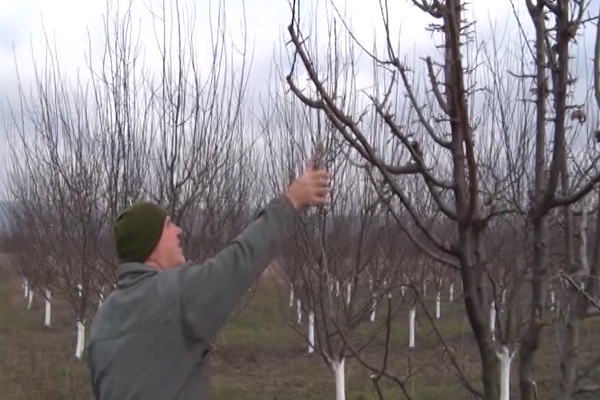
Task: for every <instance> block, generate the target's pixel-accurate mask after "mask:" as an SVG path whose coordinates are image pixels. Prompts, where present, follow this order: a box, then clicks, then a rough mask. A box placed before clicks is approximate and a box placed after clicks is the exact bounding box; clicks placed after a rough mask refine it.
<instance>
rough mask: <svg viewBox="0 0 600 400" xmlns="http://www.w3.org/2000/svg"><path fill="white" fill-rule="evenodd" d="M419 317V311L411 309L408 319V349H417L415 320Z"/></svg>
mask: <svg viewBox="0 0 600 400" xmlns="http://www.w3.org/2000/svg"><path fill="white" fill-rule="evenodd" d="M416 317H417V310H416V309H415V308H414V307H413V308H411V309H410V314H409V317H408V347H409V348H411V349H412V348H414V347H415V319H416Z"/></svg>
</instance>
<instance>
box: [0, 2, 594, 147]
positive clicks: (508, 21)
mask: <svg viewBox="0 0 600 400" xmlns="http://www.w3.org/2000/svg"><path fill="white" fill-rule="evenodd" d="M331 1H333V3H335V5H336V7H337V8H338V9H339V10H340V12H342V13H343V14H345V15H346V20H347V21H348V23H350V24H352V28H353V32H354V34H355V36H356V37H357V39H358V40H359V41H360V42H361V43H363V44H365V45H366V46H367V47H370V46H371V43H372V41H373V35H374V34H377V35H378V36H380V35H381V33H382V28H383V26H382V24H381V16H380V10H379V7H378V2H377V1H375V0H301V4H302V7H303V11H302V13H303V14H302V15H303V16H304V18H303V25H304V28H305V29H306V30H308V29H309V26H310V25H314V24H315V15H316V14H319V18H318V22H317V25H318V26H324V24H325V22H326V20H327V12H330V13H331V12H332V11H331V10H332V8H331V6H330V4H331ZM598 1H599V0H593V4H592V6H591V7H592V8H591V10H592V11H593V12H596V10H597V8H598ZM514 2H515V3H517V6H516V7H517V13H518V14H519V15H521V17H522V19H523V21H524V28H525V29H526V30H529V29H530V28H531V21H530V19H529V17H528V15H527V13H526V9H525V6H524V4H525V1H524V0H514ZM116 3H117V1H116V0H114V1H113V5H114V4H116ZM120 3H121V5H120V8H121V9H125V8H126V6H127V4H128V3H129V2H128V1H123V0H121V2H120ZM223 3H226V4H222V5H221V6H224V7H225V10H226V19H227V32H228V34H229V35H230V38H231V39H232V40H233V41H234V42H237V43H239V42H240V41H241V38H242V35H241V32H242V31H241V28H240V26H242V22H243V21H244V16H245V22H246V25H247V34H248V41H249V46H250V50H251V51H252V53H253V64H252V71H251V80H250V86H251V89H254V90H261V88H264V87H266V85H267V84H268V79H269V69H270V68H271V66H272V64H273V54H274V52H277V49H281V48H282V47H284V46H285V44H284V42H285V41H286V40H288V39H289V38H288V36H287V31H286V27H287V25H288V24H289V21H290V16H291V13H290V6H289V4H288V0H245V1H244V0H227V1H226V2H223ZM389 3H390V16H391V19H392V31H393V32H394V33H395V34H397V35H399V36H400V38H401V40H400V43H401V45H402V54H401V56H407V55H408V56H410V55H413V54H417V56H419V57H422V56H426V55H428V54H431V53H432V52H435V49H434V43H433V41H432V39H431V34H430V33H429V32H427V31H426V29H425V28H426V25H427V24H428V23H429V22H431V19H430V18H428V17H427V16H426V15H425V14H424V13H423V12H421V11H420V10H418V9H417V8H416V7H415V6H414V5H412V4H411V2H410V1H409V0H390V1H389ZM472 3H476V4H475V5H470V6H469V10H468V15H469V16H471V17H472V18H474V19H475V20H477V21H478V32H480V33H481V35H482V36H483V37H485V36H486V35H487V36H489V35H490V32H491V31H492V30H493V25H494V24H497V25H498V28H497V29H498V30H499V31H505V32H510V33H514V32H516V31H517V29H518V27H517V24H516V23H515V18H514V15H513V11H512V7H511V1H510V0H495V1H485V0H473V1H472ZM179 4H180V7H181V8H185V9H187V10H188V11H187V12H186V14H187V15H191V14H194V15H195V16H196V24H195V25H196V28H195V32H196V35H195V39H196V43H197V53H198V58H199V59H200V60H199V61H200V65H201V66H202V64H203V63H204V65H205V66H206V65H208V63H209V62H210V57H209V51H210V47H209V45H210V43H209V40H208V38H209V37H210V26H209V21H210V18H209V16H210V15H211V14H212V15H213V17H214V15H215V14H216V11H215V9H216V8H217V7H218V6H219V2H218V1H217V0H195V1H194V0H179ZM160 6H161V0H132V16H133V21H134V24H135V26H136V28H139V32H140V41H141V44H142V45H143V46H144V47H147V48H148V49H149V52H148V53H147V54H146V62H147V63H148V64H149V65H155V64H157V63H158V62H159V61H158V60H157V58H156V56H157V53H156V52H155V51H154V52H152V49H156V40H155V37H154V35H153V25H152V24H153V21H155V19H153V18H152V14H151V11H152V10H154V11H158V9H157V7H160ZM194 7H195V11H194V12H192V11H190V10H192V9H193V8H194ZM209 9H212V13H209ZM316 10H318V13H316V12H315V11H316ZM106 12H107V3H106V2H105V1H104V0H94V1H81V0H0V99H1V101H2V104H3V105H4V107H3V108H2V111H1V112H0V131H1V132H4V129H3V127H4V123H5V122H6V119H7V110H6V103H7V102H15V101H16V100H17V78H16V72H17V71H18V73H19V75H20V78H21V81H22V82H23V83H24V84H25V85H27V84H28V83H30V82H31V81H32V77H33V59H36V60H37V61H38V62H39V63H40V64H43V59H44V54H45V48H46V39H45V34H44V32H45V33H46V35H47V37H48V38H50V40H51V41H52V42H53V43H55V45H56V51H57V58H58V60H59V62H60V66H61V68H62V69H63V71H69V72H75V71H77V69H85V65H86V55H87V54H88V52H89V49H90V44H91V48H92V58H94V59H95V60H97V59H98V58H99V57H100V55H101V52H102V46H103V43H104V33H103V32H104V29H103V18H104V17H105V16H106ZM213 21H214V18H213ZM593 35H594V32H593V30H592V29H588V31H587V32H585V38H586V39H585V40H584V42H586V43H587V44H585V46H584V47H586V48H588V49H590V50H591V47H590V46H592V45H593V40H592V39H593ZM324 39H326V38H324ZM380 42H381V41H380ZM591 54H592V53H589V56H591ZM580 56H581V55H580ZM15 58H16V61H17V63H15ZM582 60H583V59H582ZM576 62H581V63H582V65H585V64H586V63H585V62H583V61H576ZM587 64H588V65H591V64H590V62H588V63H587ZM2 137H3V134H0V145H1V140H2ZM2 147H3V146H2ZM0 151H1V149H0ZM1 156H2V154H0V157H1Z"/></svg>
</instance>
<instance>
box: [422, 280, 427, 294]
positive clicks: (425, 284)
mask: <svg viewBox="0 0 600 400" xmlns="http://www.w3.org/2000/svg"><path fill="white" fill-rule="evenodd" d="M423 297H427V282H423Z"/></svg>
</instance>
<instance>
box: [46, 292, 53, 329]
mask: <svg viewBox="0 0 600 400" xmlns="http://www.w3.org/2000/svg"><path fill="white" fill-rule="evenodd" d="M51 324H52V292H51V291H50V289H46V309H45V310H44V326H50V325H51Z"/></svg>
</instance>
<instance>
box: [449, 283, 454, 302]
mask: <svg viewBox="0 0 600 400" xmlns="http://www.w3.org/2000/svg"><path fill="white" fill-rule="evenodd" d="M449 300H450V303H452V302H453V301H454V283H451V284H450V298H449Z"/></svg>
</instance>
